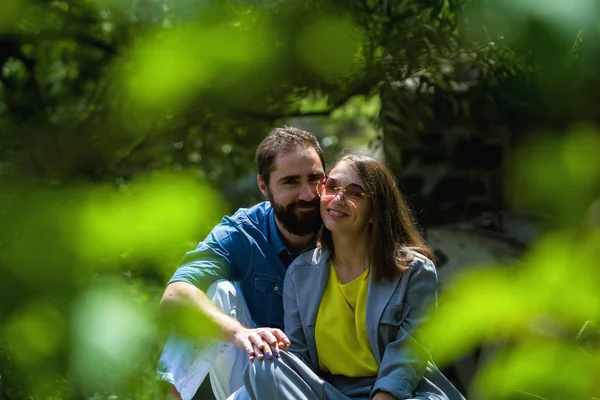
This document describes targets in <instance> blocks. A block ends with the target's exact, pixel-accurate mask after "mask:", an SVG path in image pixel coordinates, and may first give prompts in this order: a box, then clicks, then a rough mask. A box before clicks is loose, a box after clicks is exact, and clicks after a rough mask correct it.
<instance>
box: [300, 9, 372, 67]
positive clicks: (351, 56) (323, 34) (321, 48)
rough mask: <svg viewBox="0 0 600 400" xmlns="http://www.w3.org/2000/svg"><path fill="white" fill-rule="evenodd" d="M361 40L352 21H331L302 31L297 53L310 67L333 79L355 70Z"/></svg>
mask: <svg viewBox="0 0 600 400" xmlns="http://www.w3.org/2000/svg"><path fill="white" fill-rule="evenodd" d="M362 40H363V38H362V33H361V31H360V29H359V28H358V27H357V26H355V25H354V24H353V23H352V21H350V19H343V18H334V17H329V18H324V19H321V20H317V21H316V22H314V23H313V24H311V25H308V26H306V27H303V30H302V33H301V34H300V38H299V41H298V49H299V51H300V54H301V55H302V58H303V60H304V62H305V63H306V64H307V65H308V66H309V67H311V68H312V69H313V70H314V71H315V72H317V73H319V74H321V75H322V76H324V77H327V78H330V79H331V78H337V77H340V76H343V75H345V74H347V73H349V72H351V71H352V70H353V68H355V67H356V57H357V56H358V54H357V52H358V51H359V49H360V46H361V43H362Z"/></svg>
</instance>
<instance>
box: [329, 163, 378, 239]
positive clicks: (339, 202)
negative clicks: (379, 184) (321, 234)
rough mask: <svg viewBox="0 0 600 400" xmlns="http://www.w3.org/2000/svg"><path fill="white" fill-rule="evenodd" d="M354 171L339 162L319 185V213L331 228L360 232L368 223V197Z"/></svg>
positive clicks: (339, 231)
mask: <svg viewBox="0 0 600 400" xmlns="http://www.w3.org/2000/svg"><path fill="white" fill-rule="evenodd" d="M364 188H365V184H364V182H363V181H362V179H361V178H360V177H359V176H358V173H357V172H356V170H354V168H352V166H350V164H348V163H347V162H345V161H341V162H339V163H338V164H337V165H336V166H335V167H334V168H333V169H332V170H331V172H330V173H329V175H328V176H327V178H326V179H325V181H324V183H322V184H320V185H319V193H320V196H321V217H322V218H323V224H324V225H325V227H326V228H327V229H329V230H330V231H331V232H338V233H343V234H353V233H354V234H360V233H362V232H363V231H364V230H365V229H366V228H367V227H368V225H369V224H370V222H371V221H370V219H371V213H372V210H371V201H370V199H369V194H368V193H366V190H365V189H364Z"/></svg>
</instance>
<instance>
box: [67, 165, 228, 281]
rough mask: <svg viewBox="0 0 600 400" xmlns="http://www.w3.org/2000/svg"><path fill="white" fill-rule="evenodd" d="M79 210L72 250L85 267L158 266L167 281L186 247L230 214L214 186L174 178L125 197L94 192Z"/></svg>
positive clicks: (138, 184) (140, 183)
mask: <svg viewBox="0 0 600 400" xmlns="http://www.w3.org/2000/svg"><path fill="white" fill-rule="evenodd" d="M79 210H80V213H79V215H78V218H77V220H78V222H79V226H78V227H76V229H77V232H78V234H77V235H74V236H73V242H72V245H73V250H74V251H76V252H77V253H78V254H79V255H80V256H82V259H83V260H85V265H87V266H88V267H92V268H93V267H94V266H95V265H96V264H102V265H107V266H108V267H109V268H110V266H111V265H112V266H113V267H117V266H118V263H119V260H123V259H127V258H132V259H143V260H147V261H148V260H152V261H154V262H156V263H157V265H158V266H159V267H161V268H164V269H165V274H167V275H168V271H172V270H173V268H174V266H175V265H176V264H177V263H178V262H179V257H181V254H182V253H181V249H182V244H186V243H188V241H189V240H190V239H191V240H194V239H197V236H196V234H197V232H201V231H205V232H207V231H208V230H209V229H210V227H212V226H213V225H214V224H215V223H216V222H218V220H219V219H220V216H222V215H223V213H224V210H223V207H222V203H221V202H220V200H219V198H218V196H217V195H216V194H215V193H214V192H213V190H212V189H211V188H210V187H209V186H208V185H205V184H202V183H200V182H198V181H197V180H196V179H194V178H192V177H191V176H186V175H185V174H174V173H168V174H164V175H161V174H158V175H156V176H150V177H140V178H138V179H136V180H135V181H133V182H131V183H130V184H129V185H128V188H127V189H126V190H124V191H119V190H116V189H115V188H111V187H97V188H94V189H93V190H92V191H91V192H89V194H88V196H86V199H85V201H84V202H83V203H82V204H81V205H80V208H79ZM65 229H71V227H68V226H66V227H65ZM174 252H175V253H178V254H177V256H175V257H177V258H173V257H172V256H171V255H172V254H173V253H174ZM85 265H84V267H85Z"/></svg>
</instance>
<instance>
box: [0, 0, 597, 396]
mask: <svg viewBox="0 0 600 400" xmlns="http://www.w3.org/2000/svg"><path fill="white" fill-rule="evenodd" d="M599 12H600V5H599V2H598V1H596V0H570V1H568V2H567V1H559V0H552V1H548V0H546V1H541V0H527V1H517V0H511V1H499V0H411V1H409V0H353V1H350V2H347V1H344V2H342V1H338V0H328V1H325V0H307V1H303V2H296V1H283V0H264V1H261V2H258V1H252V0H246V1H241V0H240V1H227V2H217V1H200V2H198V1H195V2H194V1H188V0H179V1H174V0H143V1H142V0H128V1H116V0H62V1H60V0H4V1H3V2H2V3H1V4H0V276H1V277H2V278H1V280H0V282H1V283H0V300H1V301H0V321H1V323H0V398H1V399H7V400H9V399H10V400H17V399H18V400H21V399H26V398H27V399H29V398H33V399H105V398H106V399H111V400H115V399H154V398H163V394H162V393H161V389H160V388H159V387H158V384H157V383H156V381H155V380H154V370H155V366H156V361H157V357H158V352H159V351H160V348H161V345H162V339H163V338H164V332H162V331H161V324H160V323H159V322H160V321H159V319H160V318H159V315H158V313H157V311H158V301H159V299H160V295H161V293H162V290H163V285H164V283H165V281H166V279H168V277H169V276H170V274H171V273H172V271H173V269H174V268H175V266H176V265H177V264H178V262H179V260H180V258H181V256H182V255H183V254H184V253H185V251H187V250H189V249H191V248H193V247H194V246H195V244H196V243H197V241H198V240H199V239H201V238H202V237H203V236H204V235H205V234H206V233H207V232H208V230H209V229H210V228H211V227H212V226H213V225H214V224H216V223H217V222H218V221H219V220H220V218H221V217H222V215H223V214H224V213H226V212H228V211H231V209H232V208H235V207H237V206H243V205H249V204H251V203H253V202H254V201H257V200H258V199H259V198H260V196H259V195H258V193H257V191H256V188H255V170H254V163H253V154H254V151H255V146H256V144H257V143H258V142H259V141H260V140H261V139H262V137H264V135H265V134H266V132H268V130H269V129H270V128H272V127H273V126H274V125H277V124H281V123H283V122H288V123H293V124H300V125H303V126H307V127H308V128H309V129H310V130H312V131H315V132H316V133H317V135H318V136H319V138H320V139H321V142H322V144H323V147H324V148H325V150H326V153H327V158H328V159H329V160H331V159H332V158H333V157H334V156H335V154H336V153H338V152H339V151H341V150H342V149H344V148H348V147H350V148H365V147H367V142H369V141H370V142H371V147H372V148H375V147H377V146H380V145H381V144H382V143H381V142H382V141H383V147H384V148H383V152H384V154H385V156H386V157H387V161H388V162H389V163H390V165H392V167H393V168H394V170H395V172H397V173H400V172H401V168H402V167H401V165H402V162H401V161H402V150H403V147H404V146H405V144H406V143H407V141H409V140H410V136H411V135H413V134H414V133H416V132H420V131H423V130H426V129H428V127H430V126H431V123H432V121H433V122H435V124H437V126H443V127H448V128H452V127H453V126H455V125H456V124H457V121H459V122H460V123H463V124H465V123H468V124H470V125H471V126H474V127H476V128H477V129H479V130H481V129H483V130H485V129H487V127H488V126H490V125H491V124H490V121H492V122H493V123H503V124H506V125H507V126H508V127H509V129H510V130H511V131H512V133H513V136H512V137H513V138H514V143H513V145H514V147H515V148H517V149H518V150H517V151H515V152H514V154H511V157H510V158H509V161H508V162H507V164H508V165H507V166H506V174H505V176H506V178H505V179H506V184H505V189H506V195H505V196H504V197H505V199H506V203H507V204H508V205H509V206H510V207H511V208H512V209H515V210H522V211H529V212H535V213H541V214H544V215H546V216H548V220H549V221H550V223H548V224H547V225H548V228H549V230H548V234H547V236H545V237H544V238H543V239H542V240H540V242H539V243H537V244H536V245H534V246H533V248H532V249H531V250H530V253H529V254H528V256H527V257H525V259H523V260H522V263H520V264H519V265H514V266H511V267H510V268H508V269H507V268H506V267H500V266H490V268H487V269H484V270H479V269H476V270H474V271H473V272H472V273H468V274H466V275H465V276H461V277H457V280H456V282H455V283H454V285H453V286H452V288H451V290H450V291H449V292H448V293H445V294H444V295H443V296H442V297H441V299H440V310H439V311H438V313H437V317H436V318H437V324H435V325H434V326H435V327H436V328H434V329H433V330H432V331H430V332H423V334H426V335H430V336H431V337H432V338H433V339H437V342H438V343H439V346H438V348H437V350H436V359H437V360H438V361H439V362H440V364H442V365H446V364H448V363H449V362H451V361H452V360H453V359H455V358H456V357H459V356H460V355H461V354H464V353H465V352H468V351H469V350H470V349H473V348H474V347H475V346H477V345H480V344H491V345H493V346H494V348H495V349H497V351H496V352H495V353H494V354H493V357H492V358H491V359H490V360H489V362H488V363H487V364H486V366H485V368H483V369H482V370H481V371H480V373H479V374H478V376H477V379H476V381H475V382H474V384H473V388H471V389H472V391H470V398H486V399H488V398H489V399H517V398H518V399H520V398H546V399H554V398H561V399H563V398H591V396H592V395H593V394H595V395H596V396H598V392H599V391H600V390H599V388H598V384H597V381H596V380H595V379H594V377H595V376H598V372H599V371H598V365H600V362H599V361H600V360H599V358H598V356H599V353H598V351H599V347H598V341H595V339H594V337H595V336H594V334H590V333H589V332H590V331H592V332H593V331H594V329H596V328H594V326H597V325H594V324H588V325H587V326H588V327H591V328H589V329H587V330H586V331H585V334H581V333H580V334H579V336H578V332H579V329H580V327H581V326H582V325H583V323H584V322H585V321H587V320H591V321H598V319H599V318H598V317H599V315H598V314H599V309H598V307H599V302H598V295H597V293H599V292H600V291H599V289H600V288H599V287H598V281H599V272H598V270H597V268H596V267H595V266H596V264H597V262H596V260H597V259H598V254H597V252H598V250H597V249H598V248H600V246H598V244H599V243H598V240H599V237H600V236H599V234H598V229H599V226H600V197H599V189H600V187H599V180H598V176H599V172H600V171H599V170H600V164H599V162H598V157H597V156H596V153H597V152H598V149H600V143H599V135H598V130H597V129H598V128H597V126H598V124H599V123H600V111H599V110H600V108H598V107H597V104H598V99H597V96H598V95H597V93H600V71H599V70H598V68H597V66H598V65H599V62H600V31H599V30H598V21H599V18H598V17H599ZM390 88H394V89H397V88H401V89H402V90H400V91H399V92H394V93H395V94H394V95H393V96H392V95H390V93H391V91H390V90H389V89H390ZM398 93H399V94H398ZM382 131H383V132H384V133H385V137H384V138H383V139H382V137H381V135H382ZM437 145H441V143H433V144H431V146H437ZM187 322H189V323H191V324H194V323H195V324H197V326H196V327H195V328H196V329H197V330H200V331H201V332H204V333H205V334H206V335H207V336H210V335H211V334H213V333H214V332H213V331H212V330H211V327H210V326H208V324H206V323H205V321H202V320H198V321H187ZM440 326H443V329H439V327H440ZM578 337H580V338H581V337H585V338H586V339H585V342H583V341H577V340H576V338H578ZM471 394H472V395H471Z"/></svg>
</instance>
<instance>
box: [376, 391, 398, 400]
mask: <svg viewBox="0 0 600 400" xmlns="http://www.w3.org/2000/svg"><path fill="white" fill-rule="evenodd" d="M373 400H396V398H395V397H394V396H392V395H391V394H389V393H388V392H384V391H382V390H380V391H379V392H377V393H375V396H373Z"/></svg>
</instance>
